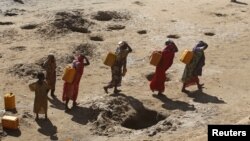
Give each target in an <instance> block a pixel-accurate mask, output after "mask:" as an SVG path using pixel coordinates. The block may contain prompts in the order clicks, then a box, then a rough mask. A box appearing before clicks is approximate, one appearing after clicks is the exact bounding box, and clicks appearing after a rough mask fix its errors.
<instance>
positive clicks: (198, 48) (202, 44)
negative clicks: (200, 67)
mask: <svg viewBox="0 0 250 141" xmlns="http://www.w3.org/2000/svg"><path fill="white" fill-rule="evenodd" d="M207 47H208V45H207V43H205V42H204V41H199V42H198V43H197V45H196V46H195V47H194V48H193V51H195V52H196V51H201V50H205V49H206V48H207Z"/></svg>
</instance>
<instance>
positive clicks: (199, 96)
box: [186, 90, 226, 104]
mask: <svg viewBox="0 0 250 141" xmlns="http://www.w3.org/2000/svg"><path fill="white" fill-rule="evenodd" d="M186 94H187V95H188V97H191V98H193V101H195V102H199V103H217V104H225V103H226V102H225V101H223V100H221V99H219V98H218V97H216V96H211V95H209V94H207V93H204V92H203V91H202V90H196V91H192V92H187V93H186Z"/></svg>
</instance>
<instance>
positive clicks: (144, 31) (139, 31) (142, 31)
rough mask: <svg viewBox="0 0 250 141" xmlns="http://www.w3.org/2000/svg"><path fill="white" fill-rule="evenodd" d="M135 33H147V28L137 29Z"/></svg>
mask: <svg viewBox="0 0 250 141" xmlns="http://www.w3.org/2000/svg"><path fill="white" fill-rule="evenodd" d="M137 33H138V34H147V30H138V31H137Z"/></svg>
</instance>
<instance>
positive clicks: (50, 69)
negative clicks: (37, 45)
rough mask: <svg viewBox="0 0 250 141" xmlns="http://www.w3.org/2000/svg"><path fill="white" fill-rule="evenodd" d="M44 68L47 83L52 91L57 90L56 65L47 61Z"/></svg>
mask: <svg viewBox="0 0 250 141" xmlns="http://www.w3.org/2000/svg"><path fill="white" fill-rule="evenodd" d="M43 67H44V68H45V70H46V76H45V79H46V82H47V84H48V86H49V88H50V89H52V90H55V85H56V63H55V62H51V61H48V60H47V61H45V62H44V64H43Z"/></svg>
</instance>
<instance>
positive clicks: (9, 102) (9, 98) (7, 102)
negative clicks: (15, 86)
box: [4, 93, 16, 110]
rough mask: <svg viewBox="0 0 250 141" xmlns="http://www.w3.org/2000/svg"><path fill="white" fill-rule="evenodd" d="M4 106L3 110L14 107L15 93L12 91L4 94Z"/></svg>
mask: <svg viewBox="0 0 250 141" xmlns="http://www.w3.org/2000/svg"><path fill="white" fill-rule="evenodd" d="M4 106H5V110H13V109H16V102H15V95H14V94H13V93H8V94H5V95H4Z"/></svg>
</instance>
